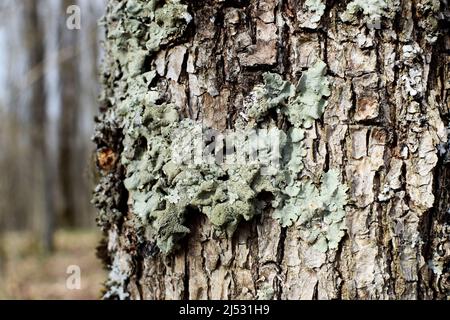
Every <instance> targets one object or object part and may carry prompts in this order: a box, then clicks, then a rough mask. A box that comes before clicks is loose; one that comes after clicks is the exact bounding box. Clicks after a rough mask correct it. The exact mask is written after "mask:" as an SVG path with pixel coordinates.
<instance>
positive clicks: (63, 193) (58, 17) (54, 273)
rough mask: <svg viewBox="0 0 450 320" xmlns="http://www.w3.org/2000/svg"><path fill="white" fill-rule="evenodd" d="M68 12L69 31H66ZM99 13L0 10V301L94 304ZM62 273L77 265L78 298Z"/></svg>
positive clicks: (35, 6)
mask: <svg viewBox="0 0 450 320" xmlns="http://www.w3.org/2000/svg"><path fill="white" fill-rule="evenodd" d="M71 5H78V6H79V8H80V9H81V10H80V12H81V25H80V26H81V28H80V29H79V30H69V29H68V28H67V26H66V21H67V19H68V17H69V16H70V15H69V14H67V8H68V7H69V6H71ZM104 8H105V0H1V1H0V172H1V176H0V298H98V297H99V296H100V292H99V288H100V285H101V281H102V280H103V279H102V278H103V271H102V270H101V266H100V262H98V261H97V260H96V258H95V246H96V243H97V241H98V238H99V235H98V232H97V230H96V229H95V212H94V209H93V207H92V206H91V204H90V198H91V191H92V186H93V184H94V182H93V181H94V179H95V177H94V171H93V165H94V163H93V160H92V150H93V145H92V144H91V141H90V137H91V135H92V133H93V127H94V125H93V118H94V116H95V114H96V110H97V96H98V93H99V84H98V68H99V64H100V62H101V56H102V52H101V38H102V35H103V31H102V30H101V28H100V27H99V26H98V20H99V18H100V17H101V15H102V14H103V11H104ZM68 265H80V268H81V270H82V276H83V274H84V275H85V277H84V278H82V286H83V285H84V287H82V290H81V291H78V292H68V290H66V288H65V279H66V278H67V276H68V275H67V274H66V268H67V266H68ZM83 271H84V272H83ZM88 276H89V277H93V279H91V280H89V278H88Z"/></svg>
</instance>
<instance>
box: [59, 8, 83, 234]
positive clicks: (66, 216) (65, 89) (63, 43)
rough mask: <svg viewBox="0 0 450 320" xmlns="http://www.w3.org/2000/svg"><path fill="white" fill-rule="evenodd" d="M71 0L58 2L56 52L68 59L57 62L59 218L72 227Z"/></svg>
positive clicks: (76, 177) (75, 105)
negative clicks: (69, 18)
mask: <svg viewBox="0 0 450 320" xmlns="http://www.w3.org/2000/svg"><path fill="white" fill-rule="evenodd" d="M72 4H73V1H69V0H65V1H63V3H62V5H61V17H63V19H61V21H60V30H61V32H60V34H59V38H60V51H61V52H66V53H67V55H68V57H69V58H65V59H62V62H61V65H60V71H61V72H60V77H61V91H62V94H61V121H60V122H59V128H58V130H59V149H58V153H59V154H58V164H59V185H60V188H61V200H62V201H61V204H62V208H61V220H62V224H63V225H64V226H67V227H74V226H76V225H77V222H78V221H79V217H78V215H82V213H81V212H80V208H82V206H79V205H78V203H77V199H76V195H77V188H79V187H80V181H81V180H82V177H83V172H82V170H80V169H79V168H78V165H77V164H79V163H80V158H81V157H80V158H79V157H78V155H79V153H78V151H79V150H78V145H77V141H76V138H77V136H78V113H79V112H80V104H79V103H80V99H79V98H80V97H79V87H80V83H79V71H78V64H79V61H78V56H79V47H78V31H77V30H67V27H66V18H67V14H66V10H67V8H68V7H69V6H70V5H72Z"/></svg>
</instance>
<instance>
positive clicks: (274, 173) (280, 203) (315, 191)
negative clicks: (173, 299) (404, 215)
mask: <svg viewBox="0 0 450 320" xmlns="http://www.w3.org/2000/svg"><path fill="white" fill-rule="evenodd" d="M133 10H137V9H133ZM126 65H127V66H128V69H127V70H126V71H127V72H126V74H124V75H123V76H124V83H126V90H124V92H126V94H124V95H123V97H121V99H120V101H118V102H117V104H118V107H117V116H118V118H119V119H120V123H121V126H122V128H123V134H124V139H123V152H122V156H121V164H122V165H123V166H124V167H125V168H126V179H125V181H124V185H125V188H126V189H127V190H128V192H129V205H130V208H131V210H132V212H133V213H134V214H136V216H138V217H139V220H140V221H141V223H142V228H143V229H145V231H146V232H145V234H146V236H147V237H148V238H150V239H153V240H154V241H156V244H157V246H158V247H159V249H160V250H161V251H162V252H163V253H170V252H172V251H173V249H174V248H176V247H177V245H178V243H179V240H180V239H181V238H183V237H184V236H186V235H187V234H188V233H189V232H190V230H189V227H188V226H187V225H186V220H187V216H188V214H189V213H193V214H195V213H198V212H201V213H203V214H205V215H206V216H207V217H208V219H209V221H210V223H211V224H212V225H213V226H214V227H216V228H217V230H218V231H223V232H227V233H228V234H232V233H233V232H234V231H235V229H236V227H237V225H238V224H239V222H240V221H241V220H251V219H252V218H253V217H254V216H255V215H257V214H259V213H260V209H259V207H260V206H259V203H260V200H259V199H258V195H260V194H261V193H262V192H269V193H272V195H273V201H272V206H273V207H274V208H275V213H274V217H275V218H276V219H278V220H279V221H280V223H281V224H282V225H283V226H288V225H291V224H292V223H294V222H295V223H298V224H299V225H300V226H301V227H305V228H306V226H308V228H309V230H310V232H309V233H308V241H310V242H311V243H314V246H315V247H317V248H318V250H320V251H326V250H327V249H328V248H331V249H333V248H336V246H337V243H338V242H339V240H340V237H342V230H343V215H344V210H343V206H344V204H345V200H346V196H345V191H346V189H345V187H343V186H341V185H340V184H339V183H338V181H339V180H338V177H337V176H336V173H335V172H334V171H329V172H328V173H325V174H324V175H323V176H322V180H321V181H322V182H321V184H320V186H315V185H314V184H313V183H312V182H311V181H308V180H307V179H306V178H304V179H302V180H300V179H299V178H300V177H301V173H302V170H303V168H304V165H303V160H304V157H305V156H306V150H305V147H304V140H305V132H306V130H309V129H310V128H311V127H312V125H313V123H314V121H315V120H317V119H319V118H320V117H321V116H322V114H323V112H324V108H325V106H326V99H325V98H326V97H327V96H328V95H329V94H330V91H329V85H328V80H327V78H326V76H325V71H326V65H325V64H324V63H323V62H322V61H318V62H317V63H315V64H314V65H313V66H312V67H311V68H310V69H308V70H306V71H305V72H304V73H303V75H302V77H301V79H300V81H299V82H298V84H297V85H293V84H292V83H290V82H289V81H285V80H283V79H282V78H281V76H280V75H278V74H273V73H266V74H264V76H263V78H264V83H263V84H262V85H258V86H256V87H255V88H254V90H253V91H252V92H251V93H250V94H249V97H248V98H247V99H246V103H245V107H246V114H245V119H246V120H248V121H244V120H243V119H240V120H239V121H238V122H237V124H236V129H235V130H234V131H232V132H227V133H226V139H227V140H226V141H227V148H230V146H231V147H232V148H231V149H235V150H234V151H233V152H231V153H230V154H226V156H225V157H224V156H223V154H222V148H220V146H216V148H215V149H213V150H209V149H208V148H205V146H204V145H203V143H204V137H205V135H206V133H207V131H208V130H210V129H209V128H204V127H203V126H202V125H201V124H199V123H198V122H196V121H193V120H190V119H181V117H180V115H179V114H180V113H179V110H177V106H175V105H173V104H171V103H167V102H163V101H165V98H164V97H163V96H161V93H160V91H159V90H158V87H157V84H156V83H157V81H156V72H155V71H150V72H144V73H143V72H142V66H141V64H140V63H137V64H135V65H134V66H132V67H131V66H130V64H129V63H128V64H126ZM130 74H133V77H132V78H130ZM272 109H273V110H276V112H278V113H280V114H282V115H284V116H285V117H286V118H287V119H288V121H289V122H290V123H291V128H290V129H289V130H288V131H287V132H284V131H282V130H280V129H278V128H277V127H276V126H275V125H274V123H273V121H270V120H267V121H266V119H265V118H266V116H267V114H268V112H269V110H272ZM219 134H221V133H219ZM255 137H256V138H257V140H254V139H255ZM216 141H220V139H218V140H216ZM255 141H257V143H256V144H255ZM274 141H277V142H278V144H275V146H274V144H273V142H274ZM233 146H236V147H237V146H239V148H234V147H233ZM255 146H257V147H258V150H257V151H258V152H257V153H258V156H257V157H255V156H254V154H253V151H254V150H253V149H252V148H254V147H255ZM238 149H239V150H238ZM264 158H265V159H266V160H270V161H261V160H262V159H264Z"/></svg>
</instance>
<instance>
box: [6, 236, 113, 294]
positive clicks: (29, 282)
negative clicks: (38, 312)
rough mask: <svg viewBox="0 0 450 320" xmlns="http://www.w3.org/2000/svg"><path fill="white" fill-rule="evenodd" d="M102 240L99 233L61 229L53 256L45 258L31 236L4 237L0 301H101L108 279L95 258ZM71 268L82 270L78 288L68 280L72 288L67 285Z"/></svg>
mask: <svg viewBox="0 0 450 320" xmlns="http://www.w3.org/2000/svg"><path fill="white" fill-rule="evenodd" d="M99 239H100V234H99V232H98V231H96V230H88V231H85V230H82V231H80V230H77V231H65V230H61V231H58V232H57V233H56V234H55V251H54V253H53V254H49V255H42V254H39V250H38V248H37V245H36V243H37V242H36V241H35V239H34V238H33V237H32V236H31V235H30V234H28V233H18V232H14V233H6V234H4V235H3V236H2V240H1V241H2V242H3V243H2V244H3V257H4V259H3V260H2V259H1V258H0V264H1V265H0V299H89V300H90V299H99V298H100V297H101V290H102V282H103V281H105V279H106V271H105V270H103V268H102V265H101V262H100V260H98V259H97V258H96V256H95V248H96V246H97V244H98V242H99ZM70 266H78V267H79V270H80V275H81V277H80V279H81V283H80V284H81V285H80V288H79V289H73V288H72V289H70V283H74V282H70V281H69V288H68V286H67V285H66V282H67V280H68V278H69V280H70V277H71V275H72V274H71V273H69V274H68V273H67V272H68V271H69V272H70V270H71V269H70ZM68 268H69V269H68ZM72 268H73V267H72ZM75 269H76V270H78V268H77V267H75ZM72 270H73V269H72ZM72 279H73V278H72Z"/></svg>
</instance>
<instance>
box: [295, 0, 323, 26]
mask: <svg viewBox="0 0 450 320" xmlns="http://www.w3.org/2000/svg"><path fill="white" fill-rule="evenodd" d="M303 8H304V9H305V10H306V12H305V13H303V12H299V14H300V16H299V20H300V22H301V23H300V26H301V27H303V28H310V29H316V28H317V27H318V26H319V22H320V19H321V18H322V16H323V14H324V13H325V8H326V5H325V2H324V1H323V0H306V1H305V3H304V4H303Z"/></svg>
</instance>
